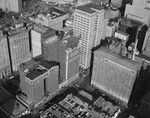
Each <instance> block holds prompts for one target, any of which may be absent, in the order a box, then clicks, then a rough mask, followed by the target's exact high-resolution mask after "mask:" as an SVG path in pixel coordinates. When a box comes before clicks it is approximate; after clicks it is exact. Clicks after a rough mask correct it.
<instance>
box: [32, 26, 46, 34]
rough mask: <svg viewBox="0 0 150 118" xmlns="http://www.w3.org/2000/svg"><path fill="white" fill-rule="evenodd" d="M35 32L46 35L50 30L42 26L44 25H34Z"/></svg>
mask: <svg viewBox="0 0 150 118" xmlns="http://www.w3.org/2000/svg"><path fill="white" fill-rule="evenodd" d="M33 30H35V31H37V32H39V33H45V32H47V31H48V30H49V28H47V27H45V26H42V25H37V24H36V25H33Z"/></svg>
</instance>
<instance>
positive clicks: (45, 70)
mask: <svg viewBox="0 0 150 118" xmlns="http://www.w3.org/2000/svg"><path fill="white" fill-rule="evenodd" d="M19 72H20V88H21V90H22V92H23V93H24V94H26V95H27V99H28V100H30V101H31V102H33V103H35V104H36V103H38V102H40V101H41V100H43V99H44V98H45V96H49V95H51V94H53V93H54V92H55V91H57V89H58V75H59V74H58V73H59V66H58V64H57V63H56V62H50V61H45V60H42V61H40V62H35V61H33V60H30V61H28V62H27V63H22V64H21V65H20V67H19Z"/></svg>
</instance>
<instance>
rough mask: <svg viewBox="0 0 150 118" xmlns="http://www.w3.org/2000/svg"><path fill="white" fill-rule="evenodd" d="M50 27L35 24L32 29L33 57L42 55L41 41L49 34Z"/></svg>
mask: <svg viewBox="0 0 150 118" xmlns="http://www.w3.org/2000/svg"><path fill="white" fill-rule="evenodd" d="M48 30H49V29H48V28H46V27H44V26H41V25H34V26H33V29H32V30H31V44H32V56H33V58H35V57H38V56H40V55H42V45H41V41H42V39H43V37H44V36H46V35H47V34H48Z"/></svg>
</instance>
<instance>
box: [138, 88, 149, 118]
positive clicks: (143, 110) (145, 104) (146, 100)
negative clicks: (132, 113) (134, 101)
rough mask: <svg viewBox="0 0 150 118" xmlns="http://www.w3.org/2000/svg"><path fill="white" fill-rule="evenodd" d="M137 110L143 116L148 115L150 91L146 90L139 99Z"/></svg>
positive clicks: (146, 117)
mask: <svg viewBox="0 0 150 118" xmlns="http://www.w3.org/2000/svg"><path fill="white" fill-rule="evenodd" d="M139 112H140V113H141V114H142V116H144V118H149V116H150V91H148V92H147V93H146V94H145V95H144V97H143V98H142V100H141V105H140V108H139Z"/></svg>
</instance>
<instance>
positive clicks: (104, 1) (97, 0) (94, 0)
mask: <svg viewBox="0 0 150 118" xmlns="http://www.w3.org/2000/svg"><path fill="white" fill-rule="evenodd" d="M91 1H92V3H94V4H97V5H101V4H104V5H105V4H108V3H109V0H91Z"/></svg>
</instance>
